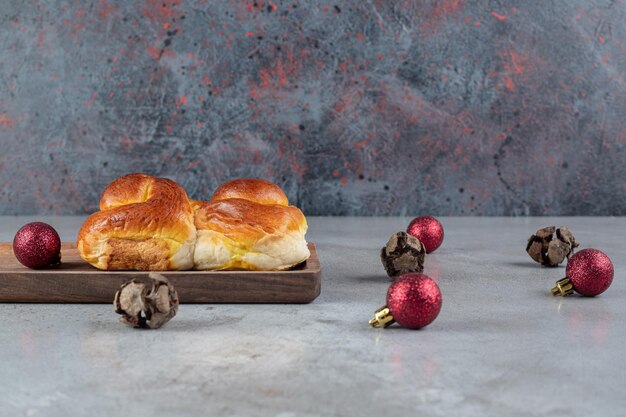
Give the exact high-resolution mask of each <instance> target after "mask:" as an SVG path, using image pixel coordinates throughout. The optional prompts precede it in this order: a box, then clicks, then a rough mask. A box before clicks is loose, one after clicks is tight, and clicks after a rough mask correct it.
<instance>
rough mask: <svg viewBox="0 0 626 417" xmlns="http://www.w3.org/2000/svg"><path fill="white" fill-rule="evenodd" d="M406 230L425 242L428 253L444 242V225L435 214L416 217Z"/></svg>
mask: <svg viewBox="0 0 626 417" xmlns="http://www.w3.org/2000/svg"><path fill="white" fill-rule="evenodd" d="M406 231H407V232H408V233H409V234H411V235H413V236H415V237H416V238H418V239H419V241H420V242H422V243H423V244H424V248H425V249H426V253H431V252H434V251H435V250H436V249H437V248H438V247H439V246H441V243H442V242H443V226H442V225H441V223H439V220H437V219H436V218H434V217H433V216H419V217H416V218H414V219H413V220H412V221H411V223H409V227H408V228H407V229H406Z"/></svg>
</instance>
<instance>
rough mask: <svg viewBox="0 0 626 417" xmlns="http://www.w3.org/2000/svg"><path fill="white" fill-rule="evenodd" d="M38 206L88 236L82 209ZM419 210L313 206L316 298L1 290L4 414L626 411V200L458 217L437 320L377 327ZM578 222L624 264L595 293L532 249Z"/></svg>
mask: <svg viewBox="0 0 626 417" xmlns="http://www.w3.org/2000/svg"><path fill="white" fill-rule="evenodd" d="M33 220H40V221H46V222H48V223H50V224H52V225H53V226H54V227H56V228H57V230H59V232H60V234H61V237H62V239H63V240H74V239H75V235H76V231H77V229H78V227H79V225H80V224H81V221H82V220H83V218H80V217H57V218H54V217H38V218H36V219H35V218H30V217H0V240H2V241H8V240H11V239H12V237H13V235H14V233H15V232H16V230H17V229H18V228H19V227H20V226H21V225H22V224H24V223H27V222H29V221H33ZM408 221H409V219H408V218H398V217H395V218H329V217H327V218H321V217H318V218H315V217H313V218H310V219H309V224H310V229H309V234H308V238H309V240H311V241H313V242H315V243H316V244H317V246H318V251H319V255H320V259H321V263H322V292H321V295H320V296H319V298H318V299H317V300H315V301H314V302H313V303H311V304H307V305H220V304H215V305H182V306H181V308H180V310H179V314H178V315H177V316H176V317H175V318H174V319H173V320H172V321H171V322H170V323H168V325H167V326H166V327H164V328H162V329H160V330H153V331H148V330H136V329H131V328H127V327H125V326H124V325H122V324H120V323H119V322H118V321H117V315H115V314H114V313H113V311H112V306H111V305H50V304H49V305H45V304H40V305H38V304H0V315H1V317H2V320H1V322H0V323H1V324H0V370H1V373H0V375H2V378H0V405H1V406H0V415H2V416H63V417H65V416H67V415H84V414H85V413H86V412H88V413H89V415H90V416H112V415H129V416H135V417H141V416H156V415H158V416H186V415H206V416H222V415H224V416H227V415H239V416H280V417H287V416H349V415H355V416H396V415H397V416H464V417H469V416H520V417H529V416H585V417H588V416H602V417H610V416H623V415H624V414H625V413H626V396H625V395H624V393H625V392H626V364H625V361H626V348H625V347H626V320H625V319H626V258H625V257H624V253H626V239H624V232H625V231H626V219H625V218H584V217H582V218H581V217H579V218H442V219H441V221H442V223H443V225H444V227H445V233H446V238H445V241H444V244H443V245H442V247H441V248H440V249H439V250H437V252H435V253H434V254H431V255H428V257H427V259H426V269H425V273H427V274H428V275H430V276H431V277H433V278H434V279H436V280H437V282H438V284H439V286H440V288H441V291H442V294H443V307H442V310H441V313H440V315H439V317H438V319H437V320H436V321H435V322H434V323H432V324H431V325H430V326H428V327H426V328H425V329H422V330H417V331H415V330H406V329H402V328H400V327H396V326H393V327H390V328H387V329H374V328H371V327H370V326H369V325H368V320H369V318H370V316H371V313H372V312H373V311H374V310H375V309H376V308H377V307H379V306H381V305H383V304H384V301H385V294H386V290H387V287H388V286H389V284H390V281H389V279H388V278H387V277H386V275H385V273H384V271H383V269H382V266H381V263H380V260H379V250H380V248H381V247H382V246H383V245H384V243H385V242H386V240H387V239H388V237H389V236H390V235H391V234H392V233H393V232H395V231H397V230H402V229H403V228H405V227H406V225H407V224H408ZM547 225H557V226H558V225H567V226H569V227H570V228H571V229H572V230H573V232H574V234H575V235H576V238H577V239H578V240H579V241H580V242H581V243H582V245H581V248H583V247H594V248H597V249H600V250H603V251H604V252H606V253H607V254H608V255H609V256H610V257H611V258H612V260H613V263H614V265H615V270H616V275H615V279H614V281H613V285H612V286H611V288H610V289H609V290H608V291H607V292H605V293H604V294H602V295H600V296H598V297H596V298H583V297H580V296H571V297H568V298H565V299H564V298H561V297H552V296H551V294H550V288H551V286H552V285H553V284H554V282H555V281H556V280H557V279H559V278H561V277H562V276H563V275H564V272H565V268H564V267H563V266H561V267H559V268H554V269H548V268H544V267H541V266H540V265H538V264H535V263H534V262H533V261H532V260H531V259H530V258H529V257H528V255H527V254H526V252H525V250H524V249H525V244H526V239H527V238H528V236H530V235H531V234H532V233H533V232H534V231H535V230H537V229H538V228H540V227H543V226H547Z"/></svg>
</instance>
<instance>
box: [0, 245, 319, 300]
mask: <svg viewBox="0 0 626 417" xmlns="http://www.w3.org/2000/svg"><path fill="white" fill-rule="evenodd" d="M309 249H310V251H311V257H310V258H309V259H308V260H307V261H306V262H305V263H303V264H301V265H299V266H297V267H296V268H294V269H291V270H289V271H165V272H163V275H165V276H166V277H167V278H169V279H170V281H171V282H172V283H173V284H174V286H175V287H176V289H177V290H178V294H179V296H180V300H181V302H182V303H310V302H311V301H313V300H314V299H315V298H317V296H318V295H319V293H320V285H321V282H320V281H321V270H320V262H319V258H318V256H317V251H316V248H315V245H314V244H313V243H309ZM61 253H62V263H61V264H60V265H57V266H53V267H50V268H47V269H42V270H34V269H28V268H26V267H25V266H23V265H21V264H20V263H19V262H18V261H17V259H16V258H15V256H14V255H13V250H12V248H11V244H10V243H0V302H26V303H111V302H113V296H114V294H115V292H116V291H117V289H118V288H119V286H120V285H121V284H122V283H124V282H125V281H128V280H130V279H133V278H134V279H140V280H148V273H147V272H145V271H100V270H98V269H96V268H94V267H92V266H91V265H89V264H88V263H87V262H85V261H84V260H83V259H81V258H80V256H79V255H78V253H77V252H76V247H75V245H74V244H72V243H63V246H62V250H61Z"/></svg>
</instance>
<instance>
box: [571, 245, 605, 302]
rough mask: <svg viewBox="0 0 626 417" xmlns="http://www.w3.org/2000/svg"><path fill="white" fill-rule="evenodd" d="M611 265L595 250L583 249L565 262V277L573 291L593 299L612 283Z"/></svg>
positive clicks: (602, 254) (601, 253)
mask: <svg viewBox="0 0 626 417" xmlns="http://www.w3.org/2000/svg"><path fill="white" fill-rule="evenodd" d="M613 272H614V269H613V263H612V262H611V259H610V258H609V257H608V256H606V254H604V253H603V252H601V251H599V250H597V249H583V250H581V251H580V252H578V253H576V254H574V255H572V256H571V257H570V258H569V260H568V261H567V268H566V269H565V275H566V276H567V278H569V280H570V282H571V283H572V286H573V287H574V291H576V292H577V293H579V294H581V295H586V296H588V297H593V296H595V295H598V294H602V293H603V292H604V291H606V290H607V288H609V286H610V285H611V282H613Z"/></svg>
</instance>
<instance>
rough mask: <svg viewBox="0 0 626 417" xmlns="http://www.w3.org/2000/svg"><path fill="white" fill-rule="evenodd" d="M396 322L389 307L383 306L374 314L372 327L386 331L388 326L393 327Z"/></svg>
mask: <svg viewBox="0 0 626 417" xmlns="http://www.w3.org/2000/svg"><path fill="white" fill-rule="evenodd" d="M395 322H396V321H395V320H394V319H393V316H392V315H391V312H390V311H389V307H387V306H382V307H381V308H379V309H378V310H376V311H375V312H374V318H373V319H371V320H370V326H372V327H382V328H383V329H384V328H385V327H387V326H391V325H392V324H394V323H395Z"/></svg>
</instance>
